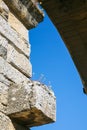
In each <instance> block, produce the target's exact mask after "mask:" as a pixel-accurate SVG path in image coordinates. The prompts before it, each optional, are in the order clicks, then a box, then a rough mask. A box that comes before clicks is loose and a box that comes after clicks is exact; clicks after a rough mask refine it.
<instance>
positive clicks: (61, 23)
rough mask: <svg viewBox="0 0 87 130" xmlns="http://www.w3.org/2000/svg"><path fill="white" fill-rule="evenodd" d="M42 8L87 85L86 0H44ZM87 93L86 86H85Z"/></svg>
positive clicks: (84, 83)
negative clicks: (58, 33)
mask: <svg viewBox="0 0 87 130" xmlns="http://www.w3.org/2000/svg"><path fill="white" fill-rule="evenodd" d="M42 5H43V7H44V9H46V12H47V13H48V15H49V17H50V18H51V20H52V21H53V23H54V25H55V26H56V28H57V29H58V31H59V32H60V34H61V36H62V38H63V40H64V42H65V44H66V46H67V48H68V49H69V51H70V54H71V56H72V59H73V61H74V63H75V65H76V67H77V69H78V71H79V73H80V75H81V78H82V83H83V85H84V87H87V71H86V70H87V10H86V9H87V0H44V1H43V3H42ZM85 91H86V93H87V88H85Z"/></svg>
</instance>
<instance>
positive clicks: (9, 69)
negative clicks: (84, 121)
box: [0, 57, 29, 84]
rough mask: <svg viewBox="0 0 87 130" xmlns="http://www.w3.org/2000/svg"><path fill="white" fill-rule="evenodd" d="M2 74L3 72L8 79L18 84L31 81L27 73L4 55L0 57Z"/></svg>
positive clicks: (0, 72)
mask: <svg viewBox="0 0 87 130" xmlns="http://www.w3.org/2000/svg"><path fill="white" fill-rule="evenodd" d="M0 74H3V76H4V77H5V78H6V79H8V80H9V81H11V82H14V83H16V84H20V83H24V82H29V79H28V78H27V77H26V76H25V75H23V74H22V73H21V72H20V71H18V70H17V69H15V68H14V67H13V66H11V65H10V64H9V63H7V62H6V60H4V59H3V58H2V57H0Z"/></svg>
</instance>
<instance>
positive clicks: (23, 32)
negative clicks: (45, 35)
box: [8, 12, 28, 41]
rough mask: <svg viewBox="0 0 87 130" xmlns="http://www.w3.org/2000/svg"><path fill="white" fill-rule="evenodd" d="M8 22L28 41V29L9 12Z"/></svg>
mask: <svg viewBox="0 0 87 130" xmlns="http://www.w3.org/2000/svg"><path fill="white" fill-rule="evenodd" d="M8 22H9V24H10V26H11V27H13V28H14V29H15V30H16V31H17V32H18V33H19V34H20V35H21V36H22V37H23V38H24V39H25V40H27V41H28V30H27V29H26V28H25V26H24V25H23V24H22V23H21V22H20V21H19V20H18V19H17V18H16V17H15V16H14V15H13V14H12V13H11V12H10V13H9V18H8Z"/></svg>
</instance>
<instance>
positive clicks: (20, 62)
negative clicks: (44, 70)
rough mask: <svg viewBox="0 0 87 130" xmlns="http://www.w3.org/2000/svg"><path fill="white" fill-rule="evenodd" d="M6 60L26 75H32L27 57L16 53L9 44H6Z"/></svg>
mask: <svg viewBox="0 0 87 130" xmlns="http://www.w3.org/2000/svg"><path fill="white" fill-rule="evenodd" d="M7 61H8V62H9V63H10V64H11V65H12V66H14V67H15V68H16V69H18V70H19V71H20V72H22V73H23V74H24V75H26V76H27V77H31V76H32V66H31V63H30V61H29V59H28V58H27V57H26V56H24V55H23V54H20V53H18V51H16V50H15V49H14V48H13V47H12V46H11V45H8V53H7Z"/></svg>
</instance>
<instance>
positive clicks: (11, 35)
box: [0, 16, 30, 57]
mask: <svg viewBox="0 0 87 130" xmlns="http://www.w3.org/2000/svg"><path fill="white" fill-rule="evenodd" d="M0 33H1V34H2V35H3V36H4V37H5V38H6V39H8V40H9V42H10V44H12V45H13V46H14V47H15V48H17V49H18V51H19V52H20V53H22V54H24V55H25V56H27V57H29V55H30V46H29V44H28V42H27V41H26V40H24V39H22V38H21V37H20V35H19V34H18V33H17V32H16V31H15V30H14V29H12V28H11V27H10V25H9V24H8V23H7V22H6V21H5V19H3V17H2V16H0Z"/></svg>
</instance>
